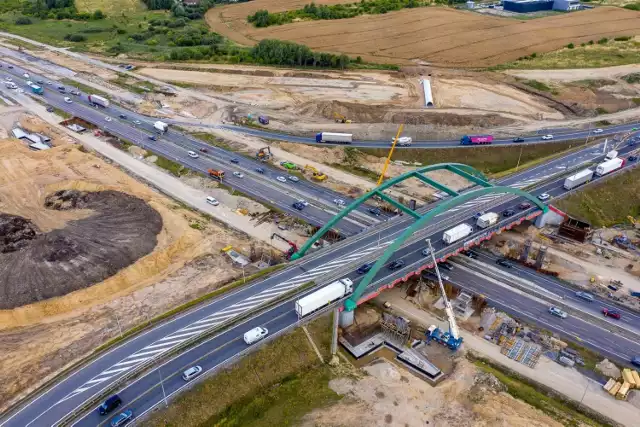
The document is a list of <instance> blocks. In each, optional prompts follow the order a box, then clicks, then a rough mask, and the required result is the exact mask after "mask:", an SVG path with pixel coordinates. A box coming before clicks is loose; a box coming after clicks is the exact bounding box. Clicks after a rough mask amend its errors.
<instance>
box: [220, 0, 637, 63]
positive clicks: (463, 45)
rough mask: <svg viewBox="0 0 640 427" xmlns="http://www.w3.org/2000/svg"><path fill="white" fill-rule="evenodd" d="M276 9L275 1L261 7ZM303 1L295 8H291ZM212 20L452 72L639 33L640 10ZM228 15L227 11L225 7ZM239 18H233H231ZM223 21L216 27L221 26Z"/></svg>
mask: <svg viewBox="0 0 640 427" xmlns="http://www.w3.org/2000/svg"><path fill="white" fill-rule="evenodd" d="M261 3H262V6H261V7H263V8H265V9H267V10H269V11H270V12H271V11H277V10H280V9H282V6H281V7H278V8H275V9H273V10H271V9H270V7H269V2H266V1H264V2H261ZM291 3H297V2H291ZM232 7H233V6H227V7H226V8H227V10H225V11H223V12H219V13H220V14H219V15H218V16H217V17H216V19H213V20H209V23H210V24H211V25H213V29H214V30H216V31H217V30H218V28H219V27H220V26H223V27H225V28H224V31H223V32H224V33H225V34H226V35H227V36H229V37H231V38H232V39H234V40H236V41H238V42H240V43H245V44H247V43H255V42H256V41H258V40H261V39H264V38H274V39H280V40H289V41H294V42H297V43H302V44H305V45H307V46H309V47H310V48H311V49H313V50H315V51H326V52H334V53H335V52H340V53H345V54H347V55H351V56H358V55H359V56H362V57H363V58H364V59H366V60H371V61H376V60H377V61H378V62H380V61H384V62H397V63H409V62H410V61H412V60H414V59H422V60H425V61H428V62H430V63H434V64H440V65H451V66H490V65H496V64H499V63H502V62H506V61H511V60H514V59H517V58H518V57H520V56H526V55H530V54H531V53H533V52H537V53H542V52H546V51H550V50H555V49H559V48H562V47H563V46H566V45H567V44H569V43H580V42H587V41H589V40H594V41H597V40H598V39H600V38H602V37H613V36H619V35H628V36H632V35H636V34H640V12H634V11H630V10H626V9H620V8H613V7H601V8H596V9H593V10H589V11H581V12H576V13H568V14H562V15H556V16H552V17H547V18H540V19H534V20H529V21H518V20H513V19H507V18H500V17H489V16H483V15H479V14H476V13H471V12H465V11H454V10H451V9H444V8H436V7H429V8H417V9H404V10H401V11H397V12H389V13H387V14H384V15H363V16H358V17H356V18H351V19H340V20H316V21H304V22H296V23H293V24H286V25H281V26H272V27H267V28H254V27H253V26H251V25H250V24H248V23H246V21H245V20H244V19H246V11H245V13H243V15H245V16H244V17H243V18H242V19H240V18H239V17H238V18H236V16H237V11H235V10H234V11H233V12H234V13H227V11H229V10H230V8H232ZM221 9H225V8H221ZM231 16H233V17H234V18H235V19H234V18H232V19H230V20H227V19H228V18H229V17H231ZM216 21H217V22H216Z"/></svg>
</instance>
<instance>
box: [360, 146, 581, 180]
mask: <svg viewBox="0 0 640 427" xmlns="http://www.w3.org/2000/svg"><path fill="white" fill-rule="evenodd" d="M579 144H580V143H579V142H576V141H568V142H554V143H545V144H527V145H515V146H508V147H470V148H464V149H460V148H434V149H428V150H416V149H407V150H396V151H394V153H393V160H402V161H407V162H419V163H421V164H423V165H431V164H435V163H446V162H455V163H464V164H466V165H469V166H472V167H474V168H476V169H478V170H480V171H482V172H484V173H487V174H489V175H492V176H493V175H494V174H499V173H501V172H504V171H508V170H510V169H512V168H515V167H516V165H517V164H518V158H519V159H520V167H521V168H522V167H524V165H526V164H529V162H534V161H536V160H537V159H545V158H549V157H550V156H557V155H561V154H563V153H564V152H565V151H566V150H568V149H570V148H573V147H576V146H577V145H579ZM358 150H359V151H360V152H362V153H365V154H370V155H373V156H376V157H382V158H384V157H386V156H387V155H388V154H389V151H388V149H386V148H359V149H358Z"/></svg>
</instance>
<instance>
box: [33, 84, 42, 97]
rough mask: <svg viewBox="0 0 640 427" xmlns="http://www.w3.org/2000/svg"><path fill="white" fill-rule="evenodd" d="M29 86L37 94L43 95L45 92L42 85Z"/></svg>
mask: <svg viewBox="0 0 640 427" xmlns="http://www.w3.org/2000/svg"><path fill="white" fill-rule="evenodd" d="M29 87H30V88H31V92H33V93H35V94H36V95H42V94H43V93H44V89H42V87H41V86H38V85H33V84H32V85H29Z"/></svg>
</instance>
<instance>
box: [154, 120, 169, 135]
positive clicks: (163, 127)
mask: <svg viewBox="0 0 640 427" xmlns="http://www.w3.org/2000/svg"><path fill="white" fill-rule="evenodd" d="M153 128H154V129H155V130H157V131H158V132H162V133H164V132H166V131H168V130H169V125H168V124H167V123H165V122H161V121H157V122H155V123H154V124H153Z"/></svg>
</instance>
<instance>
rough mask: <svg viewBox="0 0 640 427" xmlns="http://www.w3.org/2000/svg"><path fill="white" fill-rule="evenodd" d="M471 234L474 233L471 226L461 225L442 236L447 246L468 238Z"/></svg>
mask: <svg viewBox="0 0 640 427" xmlns="http://www.w3.org/2000/svg"><path fill="white" fill-rule="evenodd" d="M471 233H473V227H472V226H470V225H469V224H460V225H457V226H455V227H453V228H452V229H450V230H447V231H445V232H444V234H443V235H442V240H444V242H445V243H446V244H447V245H450V244H452V243H453V242H457V241H458V240H460V239H463V238H465V237H467V236H468V235H469V234H471Z"/></svg>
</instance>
